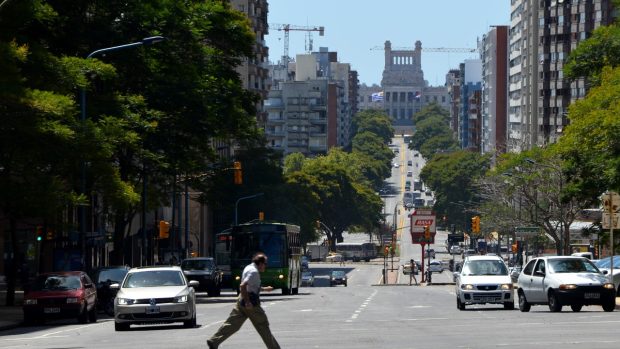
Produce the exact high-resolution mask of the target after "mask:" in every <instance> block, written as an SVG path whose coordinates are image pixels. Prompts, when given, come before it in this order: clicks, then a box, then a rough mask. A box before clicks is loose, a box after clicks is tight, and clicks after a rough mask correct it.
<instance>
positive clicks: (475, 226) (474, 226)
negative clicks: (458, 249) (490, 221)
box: [471, 216, 480, 233]
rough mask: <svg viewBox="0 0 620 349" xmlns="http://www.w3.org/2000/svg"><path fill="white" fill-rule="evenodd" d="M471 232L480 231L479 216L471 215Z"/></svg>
mask: <svg viewBox="0 0 620 349" xmlns="http://www.w3.org/2000/svg"><path fill="white" fill-rule="evenodd" d="M471 232H472V233H479V232H480V217H479V216H473V217H471Z"/></svg>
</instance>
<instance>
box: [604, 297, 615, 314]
mask: <svg viewBox="0 0 620 349" xmlns="http://www.w3.org/2000/svg"><path fill="white" fill-rule="evenodd" d="M614 309H616V299H615V298H614V299H611V300H610V301H608V302H605V303H603V310H604V311H606V312H610V311H614Z"/></svg>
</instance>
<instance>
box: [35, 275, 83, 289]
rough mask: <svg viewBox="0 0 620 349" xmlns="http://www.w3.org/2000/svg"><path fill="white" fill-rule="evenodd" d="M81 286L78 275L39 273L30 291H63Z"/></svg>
mask: <svg viewBox="0 0 620 349" xmlns="http://www.w3.org/2000/svg"><path fill="white" fill-rule="evenodd" d="M80 287H82V283H81V282H80V277H79V276H75V275H67V276H66V275H41V276H38V277H37V278H36V279H35V280H34V285H33V287H32V289H31V290H32V291H63V290H74V289H78V288H80Z"/></svg>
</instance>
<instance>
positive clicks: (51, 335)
mask: <svg viewBox="0 0 620 349" xmlns="http://www.w3.org/2000/svg"><path fill="white" fill-rule="evenodd" d="M101 324H105V322H98V323H94V324H90V325H84V326H80V327H76V328H69V329H66V330H61V331H55V332H50V333H45V334H42V335H40V336H36V337H27V338H4V339H3V340H5V341H24V340H32V339H47V338H60V337H68V336H64V335H63V336H56V335H57V334H59V333H64V332H71V331H79V330H81V329H84V328H88V327H91V326H96V325H101Z"/></svg>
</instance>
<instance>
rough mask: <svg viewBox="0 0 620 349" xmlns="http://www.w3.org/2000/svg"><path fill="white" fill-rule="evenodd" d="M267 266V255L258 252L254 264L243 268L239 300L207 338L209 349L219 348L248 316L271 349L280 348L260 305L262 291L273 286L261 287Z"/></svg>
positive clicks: (269, 289)
mask: <svg viewBox="0 0 620 349" xmlns="http://www.w3.org/2000/svg"><path fill="white" fill-rule="evenodd" d="M266 267H267V256H265V254H263V253H256V254H255V255H254V257H252V264H249V265H248V266H246V267H245V269H243V273H242V274H241V285H239V290H240V291H241V292H240V294H239V300H238V301H237V304H236V305H235V307H234V308H233V310H232V311H231V312H230V315H229V316H228V319H226V321H224V323H223V324H222V326H220V328H219V329H218V330H217V332H216V333H215V334H214V335H213V336H211V338H209V339H208V340H207V346H208V347H209V349H215V348H217V347H218V346H219V345H220V344H221V343H222V342H223V341H225V340H226V338H228V337H230V336H232V335H233V334H234V333H235V332H237V331H238V330H239V329H240V328H241V326H242V325H243V323H244V322H245V320H247V319H248V318H249V319H250V321H251V322H252V324H253V325H254V328H256V331H258V334H259V335H260V336H261V338H262V339H263V342H265V345H266V346H267V348H269V349H280V345H279V344H278V342H277V341H276V339H275V338H274V337H273V335H272V334H271V330H270V329H269V320H267V314H265V311H264V310H263V308H261V306H260V297H259V295H260V291H261V290H262V291H266V292H270V291H271V290H273V287H271V286H267V287H261V285H260V272H264V271H265V268H266Z"/></svg>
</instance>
